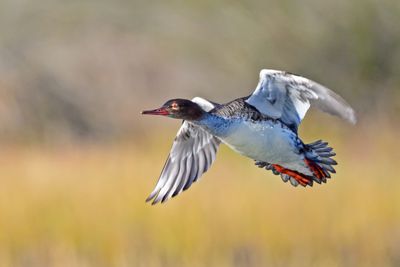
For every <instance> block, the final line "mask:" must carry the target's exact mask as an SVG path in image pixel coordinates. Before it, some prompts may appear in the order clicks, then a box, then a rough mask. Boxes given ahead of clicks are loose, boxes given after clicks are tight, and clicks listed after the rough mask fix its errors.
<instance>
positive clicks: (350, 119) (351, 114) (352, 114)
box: [347, 108, 357, 125]
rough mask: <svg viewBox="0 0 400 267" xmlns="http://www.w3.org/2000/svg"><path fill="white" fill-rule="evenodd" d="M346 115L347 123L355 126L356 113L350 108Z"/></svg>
mask: <svg viewBox="0 0 400 267" xmlns="http://www.w3.org/2000/svg"><path fill="white" fill-rule="evenodd" d="M348 113H349V115H348V119H347V120H348V122H350V123H351V124H352V125H355V124H356V123H357V116H356V112H355V111H354V110H353V109H352V108H350V109H349V112H348Z"/></svg>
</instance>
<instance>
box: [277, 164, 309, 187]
mask: <svg viewBox="0 0 400 267" xmlns="http://www.w3.org/2000/svg"><path fill="white" fill-rule="evenodd" d="M272 166H274V168H275V169H276V170H277V171H278V172H280V173H284V174H287V175H289V176H290V177H293V178H294V179H296V181H297V182H299V184H301V185H302V186H306V185H308V184H309V183H310V181H311V178H309V177H307V176H306V175H305V174H302V173H299V172H297V171H292V170H289V169H286V168H284V167H282V166H280V165H277V164H272Z"/></svg>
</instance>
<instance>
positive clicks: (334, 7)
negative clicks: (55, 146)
mask: <svg viewBox="0 0 400 267" xmlns="http://www.w3.org/2000/svg"><path fill="white" fill-rule="evenodd" d="M399 17H400V4H399V1H395V0H382V1H377V0H367V1H364V0H355V1H346V0H338V1H334V2H326V1H316V0H309V1H296V0H290V1H241V2H240V1H227V0H225V1H78V0H71V1H50V0H40V1H29V0H12V1H11V0H9V1H7V0H2V1H0V31H1V38H0V137H1V138H2V139H1V140H5V141H10V142H14V141H16V142H19V141H33V142H35V141H37V140H39V141H50V142H53V141H59V140H61V141H68V140H72V141H74V140H82V139H83V140H89V141H90V140H100V141H107V140H114V139H115V138H130V137H131V136H133V135H135V134H137V135H138V134H139V133H141V132H142V130H143V127H144V126H148V125H149V124H146V123H145V122H144V120H143V119H139V111H140V110H141V109H143V108H145V107H148V106H154V105H156V106H157V105H159V104H161V103H163V102H164V101H165V100H167V99H169V98H173V97H186V98H192V97H193V96H195V95H199V96H202V97H206V98H209V99H212V100H214V101H218V102H226V101H229V100H231V99H232V98H235V97H240V96H243V95H247V94H249V93H250V92H251V91H252V90H253V89H254V87H255V85H256V83H257V79H258V72H259V70H260V69H262V68H275V69H283V70H288V71H291V72H294V73H299V74H301V75H304V76H306V77H310V78H312V79H315V80H317V81H319V82H321V83H323V84H326V85H327V86H328V87H331V88H332V89H334V90H335V91H337V92H339V93H340V94H342V95H343V96H344V97H345V98H346V99H347V100H349V102H350V103H351V104H352V105H353V106H355V107H356V109H357V111H358V113H359V114H360V115H362V116H367V117H370V116H373V117H376V116H378V117H379V116H383V117H385V118H386V119H388V120H390V122H395V121H396V118H397V116H398V115H399V113H400V106H399V103H400V90H399V86H400V78H399V77H400V76H399V75H398V73H400V69H399V68H400V67H399V66H400V64H398V63H399V62H400V45H399V44H400V27H398V21H399V20H398V18H399Z"/></svg>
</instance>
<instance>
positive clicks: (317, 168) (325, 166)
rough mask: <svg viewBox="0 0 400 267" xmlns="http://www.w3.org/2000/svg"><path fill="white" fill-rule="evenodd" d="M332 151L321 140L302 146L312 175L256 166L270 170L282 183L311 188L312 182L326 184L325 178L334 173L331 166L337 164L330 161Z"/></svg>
mask: <svg viewBox="0 0 400 267" xmlns="http://www.w3.org/2000/svg"><path fill="white" fill-rule="evenodd" d="M332 150H333V149H332V148H331V147H328V143H327V142H323V141H322V140H318V141H316V142H314V143H311V144H307V145H304V156H305V158H304V162H305V163H306V165H307V166H308V168H309V169H310V171H311V173H312V175H306V174H304V173H300V172H298V171H294V170H289V169H286V168H284V167H282V166H280V165H277V164H270V163H267V162H256V165H257V166H258V167H260V168H265V169H267V170H271V171H272V172H273V173H274V174H276V175H280V176H281V178H282V180H283V181H284V182H287V181H290V183H291V184H292V185H293V186H297V185H299V184H300V185H302V186H307V185H309V186H312V185H313V182H314V181H315V182H317V183H319V184H320V183H321V182H323V183H326V181H327V178H331V173H335V172H336V171H335V169H334V168H333V167H332V165H337V162H336V161H335V160H334V159H332V157H333V156H335V155H336V154H335V153H334V152H332Z"/></svg>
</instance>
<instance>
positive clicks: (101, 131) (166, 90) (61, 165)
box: [0, 0, 400, 267]
mask: <svg viewBox="0 0 400 267" xmlns="http://www.w3.org/2000/svg"><path fill="white" fill-rule="evenodd" d="M399 18H400V2H399V1H396V0H382V1H377V0H367V1H361V0H355V1H346V0H338V1H334V2H326V1H317V0H308V1H298V0H284V1H256V0H252V1H242V2H239V1H227V0H224V1H208V0H207V1H160V0H156V1H122V0H119V1H105V0H99V1H78V0H71V1H50V0H39V1H29V0H0V33H1V34H0V151H1V153H0V174H1V175H0V184H1V186H0V267H3V266H4V267H9V266H18V267H25V266H29V267H36V266H40V267H43V266H52V267H53V266H54V267H59V266H82V267H83V266H96V267H98V266H107V267H108V266H296V267H302V266H399V265H400V177H399V175H398V172H397V164H400V154H399V151H400V144H399V142H398V131H399V126H400V125H399V124H398V116H399V115H400V90H399V86H400V76H399V75H398V74H399V73H400V69H399V68H400V64H399V62H400V45H399V44H400V27H398V24H399V23H398V22H399ZM262 68H275V69H283V70H287V71H290V72H294V73H299V74H301V75H304V76H306V77H309V78H312V79H314V80H316V81H318V82H320V83H322V84H325V85H327V86H328V87H330V88H332V89H334V90H335V91H337V92H338V93H340V94H341V95H342V96H343V97H344V98H345V99H346V100H348V102H349V103H351V105H352V106H354V107H355V109H356V111H357V113H358V116H359V123H358V124H357V125H356V126H355V127H352V126H349V125H347V124H345V123H344V122H340V121H339V120H338V119H336V118H331V117H329V116H328V115H325V114H321V113H318V112H315V111H311V112H310V113H309V115H308V116H307V118H306V119H305V121H304V124H303V125H302V126H301V129H300V131H301V136H302V137H304V141H305V142H311V141H314V140H316V139H320V138H322V139H324V140H327V141H329V142H330V143H331V145H332V146H333V147H334V148H335V151H336V152H337V154H338V156H337V158H336V159H337V160H338V162H339V166H338V168H337V170H338V173H337V174H336V175H335V176H334V179H332V180H331V181H329V182H328V184H326V185H321V186H319V185H315V186H314V187H313V188H307V189H304V188H293V187H291V186H290V185H287V184H283V183H282V182H281V180H280V178H278V177H276V176H273V175H272V174H271V173H269V172H266V171H263V170H260V169H258V168H256V167H255V166H254V165H253V162H252V161H250V160H248V159H245V158H243V157H240V156H239V155H237V154H235V153H234V152H232V151H229V150H228V149H227V148H226V147H222V149H221V151H220V152H219V153H218V156H217V157H218V159H217V161H216V163H215V164H214V165H213V167H212V168H211V169H210V171H209V172H208V173H207V174H206V175H204V177H203V178H202V179H201V181H200V182H199V183H196V184H195V185H194V186H193V187H192V188H191V189H190V190H189V191H188V192H185V193H183V194H182V195H180V196H179V197H178V198H176V199H173V200H171V201H169V202H168V203H167V204H166V205H159V206H154V207H151V206H150V205H146V204H145V203H144V199H145V198H146V196H147V194H148V193H149V192H150V191H151V189H152V186H153V185H154V184H155V182H156V179H157V177H158V174H159V171H160V170H161V167H162V165H163V162H164V160H165V157H166V155H167V153H168V150H169V148H170V145H171V144H170V142H171V141H172V140H173V138H174V135H175V132H176V129H177V128H178V126H179V122H178V121H173V120H168V119H164V118H146V119H145V118H142V117H141V116H140V115H139V111H140V110H142V109H145V108H153V107H157V106H159V105H160V104H161V103H163V102H164V101H166V100H167V99H169V98H175V97H185V98H192V97H194V96H202V97H205V98H209V99H210V100H213V101H217V102H222V103H223V102H226V101H229V100H231V99H233V98H236V97H240V96H244V95H247V94H249V93H250V92H251V91H252V90H253V89H254V87H255V85H256V83H257V80H258V72H259V70H260V69H262Z"/></svg>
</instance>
